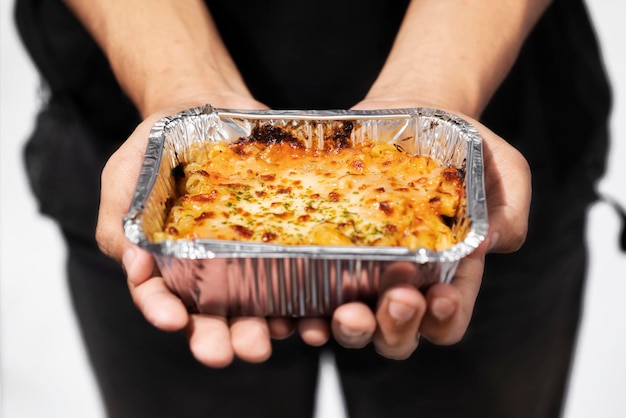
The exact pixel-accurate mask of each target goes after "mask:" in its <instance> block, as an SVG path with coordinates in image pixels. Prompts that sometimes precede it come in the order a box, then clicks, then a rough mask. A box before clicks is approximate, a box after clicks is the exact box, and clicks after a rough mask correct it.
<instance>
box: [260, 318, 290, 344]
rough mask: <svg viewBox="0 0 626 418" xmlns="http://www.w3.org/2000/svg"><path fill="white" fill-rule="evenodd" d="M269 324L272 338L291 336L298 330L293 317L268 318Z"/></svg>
mask: <svg viewBox="0 0 626 418" xmlns="http://www.w3.org/2000/svg"><path fill="white" fill-rule="evenodd" d="M267 325H268V326H269V329H270V335H271V336H272V338H274V339H277V340H282V339H285V338H287V337H289V336H290V335H291V334H293V333H294V331H295V330H296V325H295V323H294V321H293V319H291V318H280V317H276V318H267Z"/></svg>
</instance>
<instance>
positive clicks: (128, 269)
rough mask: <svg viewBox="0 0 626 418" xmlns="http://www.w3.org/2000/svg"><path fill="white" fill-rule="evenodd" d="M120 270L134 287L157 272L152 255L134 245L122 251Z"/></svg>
mask: <svg viewBox="0 0 626 418" xmlns="http://www.w3.org/2000/svg"><path fill="white" fill-rule="evenodd" d="M122 268H123V269H124V273H125V274H126V279H127V280H128V281H129V282H131V283H133V284H134V285H139V284H141V283H143V282H144V281H146V280H148V279H149V278H151V277H154V276H155V273H156V272H158V271H157V269H156V266H155V263H154V258H153V257H152V255H151V254H150V253H148V252H146V251H144V250H142V249H140V248H139V247H136V246H134V245H129V246H128V247H127V248H126V250H124V255H123V256H122Z"/></svg>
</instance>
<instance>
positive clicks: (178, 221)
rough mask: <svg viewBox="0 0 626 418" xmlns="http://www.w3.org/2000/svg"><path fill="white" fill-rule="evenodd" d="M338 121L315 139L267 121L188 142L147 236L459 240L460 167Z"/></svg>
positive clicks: (402, 242)
mask: <svg viewBox="0 0 626 418" xmlns="http://www.w3.org/2000/svg"><path fill="white" fill-rule="evenodd" d="M333 126H334V128H333V129H334V130H329V129H327V127H323V138H322V139H323V144H320V143H319V142H318V143H316V145H315V146H314V147H313V148H307V147H306V146H305V143H306V141H305V139H307V140H308V139H309V138H298V137H297V136H298V135H299V136H303V133H302V132H296V131H294V132H296V133H291V132H289V130H288V128H284V129H283V128H278V127H274V126H271V125H270V124H265V123H261V124H259V126H257V127H255V128H254V129H253V130H252V132H251V134H250V135H249V136H247V137H242V138H239V139H238V140H236V141H234V142H232V143H228V142H219V141H218V142H210V143H205V144H202V145H198V147H197V148H191V149H188V150H186V151H185V153H184V155H185V156H186V158H188V160H187V161H185V162H181V163H180V164H179V165H178V166H177V168H176V169H175V170H173V171H175V172H176V174H175V176H174V178H175V180H176V184H175V188H174V190H175V191H176V192H177V193H178V194H177V195H176V196H175V198H174V199H172V200H171V201H170V202H166V207H167V209H168V212H167V213H166V219H165V222H164V227H163V229H162V231H160V232H157V233H156V234H154V236H153V237H151V239H153V240H155V241H158V240H163V239H196V238H210V239H221V240H242V241H253V242H265V243H269V242H271V243H273V244H283V245H367V246H373V245H384V246H404V247H408V248H409V249H411V250H415V249H417V248H428V249H432V250H441V249H443V248H448V247H449V246H450V245H453V244H454V243H456V236H455V224H456V223H457V221H456V214H457V213H458V210H459V207H461V206H462V204H461V202H462V195H463V192H464V184H463V180H464V170H463V169H458V168H454V167H445V166H442V165H440V164H438V163H437V162H435V161H434V160H433V159H431V158H430V157H426V156H419V155H411V154H409V153H407V152H406V151H405V147H402V146H395V145H394V144H385V143H379V142H374V141H372V142H362V143H353V142H352V139H351V138H352V134H353V132H352V131H353V129H354V124H353V123H352V122H351V121H344V122H338V123H337V124H334V125H333ZM406 148H408V147H406Z"/></svg>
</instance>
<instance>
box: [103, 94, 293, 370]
mask: <svg viewBox="0 0 626 418" xmlns="http://www.w3.org/2000/svg"><path fill="white" fill-rule="evenodd" d="M186 97H188V96H186ZM203 97H206V96H202V95H198V96H197V97H195V98H194V99H192V100H191V101H188V100H187V99H186V100H185V102H182V101H181V104H180V105H176V106H173V107H169V108H164V109H161V110H159V111H158V112H155V113H153V114H151V115H150V116H148V117H147V118H146V119H145V121H144V122H143V123H141V124H140V125H139V126H138V127H137V128H136V130H135V131H134V132H133V133H132V135H131V136H130V137H129V138H128V139H127V140H126V141H125V142H124V144H123V145H122V146H121V147H120V148H119V149H118V150H117V151H116V152H115V153H114V154H113V155H112V156H111V158H110V159H109V161H108V162H107V164H106V166H105V168H104V170H103V173H102V192H101V204H100V212H99V217H98V226H97V231H96V238H97V241H98V244H99V246H100V248H101V250H102V251H103V252H104V253H105V254H107V255H109V256H111V257H113V258H114V259H116V260H118V261H119V262H121V263H122V265H123V267H124V270H125V272H126V276H127V281H128V287H129V290H130V293H131V296H132V299H133V301H134V302H135V304H136V305H137V307H138V308H139V309H140V311H141V312H142V313H143V315H144V317H145V318H146V320H147V321H148V322H150V323H151V324H153V325H154V326H155V327H157V328H159V329H161V330H164V331H178V330H184V331H185V332H186V334H187V336H188V338H189V346H190V349H191V351H192V353H193V354H194V355H195V357H196V358H197V359H198V360H199V361H200V362H202V363H204V364H206V365H208V366H212V367H222V366H226V365H227V364H229V363H230V362H231V361H232V360H233V358H234V357H235V356H237V357H240V358H241V359H243V360H246V361H250V362H259V361H263V360H265V359H267V357H268V356H269V355H270V353H271V344H270V337H271V336H273V337H275V338H282V337H284V336H286V335H287V334H289V333H291V331H292V326H291V325H290V324H289V325H286V324H284V323H283V322H284V321H282V320H280V319H276V320H273V321H269V322H268V321H266V320H265V319H264V318H230V319H229V318H225V317H220V316H211V315H199V314H191V315H190V314H189V313H188V312H187V310H186V308H185V306H184V305H183V303H182V302H181V300H180V299H179V298H178V297H177V296H176V295H174V294H173V293H172V292H171V291H170V290H169V289H168V288H167V286H166V285H165V282H164V281H163V278H162V277H160V273H159V271H158V269H157V267H156V265H155V263H154V259H153V257H152V255H151V254H149V253H147V252H146V251H144V250H142V249H140V248H138V247H136V246H134V245H132V244H131V243H130V242H129V241H128V240H127V239H126V237H125V235H124V231H123V229H122V225H121V220H122V217H123V216H124V215H125V213H126V212H127V210H128V208H129V206H130V201H131V198H132V196H133V193H134V189H135V186H136V182H137V179H138V177H139V172H140V169H141V165H142V162H143V158H144V154H145V151H146V146H147V141H148V136H149V132H150V129H151V128H152V126H153V124H154V123H155V122H157V121H158V120H159V119H161V118H162V117H165V116H168V115H172V114H175V113H176V112H178V111H180V110H182V109H186V108H189V107H193V106H196V105H199V104H203V103H205V101H204V100H203ZM209 102H210V103H212V104H214V105H216V106H218V105H219V106H221V107H230V108H243V109H262V108H265V106H264V105H262V104H261V103H258V102H256V101H254V100H253V99H251V98H248V97H246V96H238V95H230V94H229V95H227V96H219V97H216V96H215V95H211V100H210V101H209Z"/></svg>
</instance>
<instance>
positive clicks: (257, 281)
mask: <svg viewBox="0 0 626 418" xmlns="http://www.w3.org/2000/svg"><path fill="white" fill-rule="evenodd" d="M346 123H350V124H351V127H352V131H351V137H350V140H351V141H353V142H355V143H359V142H361V141H377V142H379V143H392V144H398V145H401V146H402V148H403V149H404V150H405V151H406V152H409V153H411V154H416V155H428V156H430V157H432V158H434V159H435V160H437V161H438V162H439V163H441V164H445V165H450V166H454V167H456V168H459V169H462V170H464V173H465V176H464V181H465V196H464V199H463V201H462V204H461V208H460V210H459V213H458V215H457V217H456V219H455V221H454V225H453V231H454V232H455V234H456V236H457V239H458V241H459V242H458V243H457V244H455V245H454V246H453V247H452V248H449V249H446V250H444V251H430V250H427V249H418V250H415V251H411V250H409V249H408V248H404V247H362V246H322V245H320V246H289V245H275V244H269V243H249V242H237V241H220V240H210V239H196V240H171V241H161V242H154V241H152V240H151V236H152V234H153V233H154V232H157V231H160V230H162V228H163V224H164V222H165V218H166V216H167V213H166V211H167V203H168V201H171V199H173V198H174V197H175V196H174V194H175V178H174V175H173V170H174V168H175V167H177V166H178V165H179V164H180V163H181V162H186V161H188V160H187V158H188V157H189V156H188V155H187V154H186V150H188V149H189V147H190V146H191V145H192V144H195V143H198V142H200V143H205V142H214V141H236V140H237V139H239V138H240V137H246V136H249V135H250V133H251V132H252V129H253V128H254V127H255V126H257V125H259V124H272V125H275V126H277V127H280V128H282V129H285V130H287V131H289V132H290V133H291V134H293V135H294V136H296V137H298V138H302V139H304V140H305V141H306V144H307V146H310V147H316V146H318V145H320V146H321V144H322V143H323V139H324V138H325V137H326V138H327V137H328V135H332V134H333V132H336V131H337V130H341V129H343V127H344V126H345V124H346ZM123 225H124V231H125V234H126V237H127V238H128V239H129V240H130V241H131V242H132V243H134V244H136V245H138V246H139V247H141V248H143V249H145V250H147V251H149V252H150V253H152V254H153V256H154V258H155V260H156V263H157V265H158V267H159V269H160V271H161V274H162V276H163V278H164V280H165V282H166V284H167V286H168V287H169V288H170V289H171V290H172V292H174V293H175V294H177V295H178V296H179V297H180V298H181V300H182V301H183V302H184V303H185V305H186V306H187V308H188V310H189V311H190V312H195V313H206V314H214V315H225V316H239V315H244V316H287V317H311V316H327V315H330V314H332V312H333V310H334V309H335V308H336V307H337V306H339V305H341V304H343V303H346V302H350V301H355V300H360V301H364V302H366V303H375V301H376V298H377V296H378V295H379V293H380V292H381V291H382V290H383V289H384V288H386V287H387V286H390V285H392V284H396V283H399V282H400V283H411V284H413V285H415V286H416V287H418V288H422V287H424V286H428V285H431V284H434V283H438V282H444V283H446V282H449V281H450V280H451V279H452V277H453V275H454V273H455V271H456V269H457V266H458V264H459V262H460V260H461V259H463V258H464V257H465V256H467V255H468V254H470V253H471V252H472V251H473V250H474V249H475V248H476V247H477V246H478V245H479V244H480V243H481V242H482V241H483V240H484V238H485V235H486V233H487V227H488V222H487V208H486V199H485V191H484V180H483V158H482V140H481V137H480V135H479V133H478V131H477V130H476V129H475V128H474V127H473V126H472V125H471V124H469V123H468V122H466V121H464V120H462V119H460V118H458V117H456V116H454V115H451V114H448V113H445V112H443V111H440V110H436V109H428V108H412V109H394V110H376V111H351V110H337V111H296V110H288V111H276V110H266V111H243V110H242V111H239V110H227V109H217V108H213V107H211V106H210V105H205V106H202V107H197V108H193V109H188V110H185V111H183V112H180V113H178V114H175V115H172V116H169V117H165V118H163V119H161V120H160V121H158V122H157V123H156V124H155V125H154V126H153V128H152V130H151V132H150V137H149V140H148V146H147V150H146V154H145V159H144V161H143V166H142V169H141V174H140V177H139V179H138V182H137V186H136V190H135V194H134V197H133V200H132V202H131V206H130V209H129V211H128V213H127V214H126V216H125V217H124V221H123Z"/></svg>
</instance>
